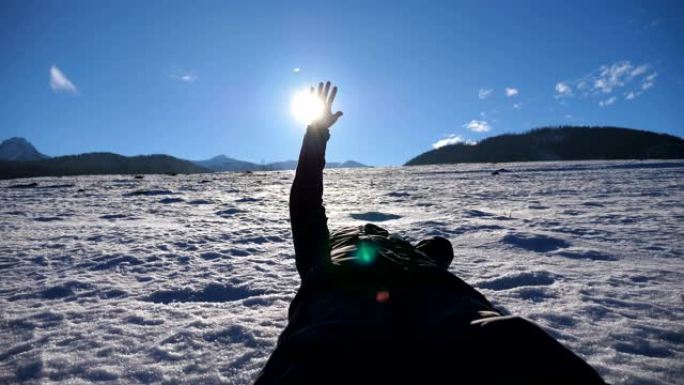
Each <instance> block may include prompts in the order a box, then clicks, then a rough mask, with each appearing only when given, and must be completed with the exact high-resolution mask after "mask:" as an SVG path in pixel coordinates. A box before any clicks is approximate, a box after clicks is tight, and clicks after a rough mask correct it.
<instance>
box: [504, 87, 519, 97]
mask: <svg viewBox="0 0 684 385" xmlns="http://www.w3.org/2000/svg"><path fill="white" fill-rule="evenodd" d="M517 94H519V92H518V89H517V88H508V87H506V96H508V97H509V98H510V97H512V96H515V95H517Z"/></svg>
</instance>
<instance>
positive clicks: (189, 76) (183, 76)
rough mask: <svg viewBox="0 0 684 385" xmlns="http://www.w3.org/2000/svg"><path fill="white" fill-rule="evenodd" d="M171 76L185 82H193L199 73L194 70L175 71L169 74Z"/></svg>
mask: <svg viewBox="0 0 684 385" xmlns="http://www.w3.org/2000/svg"><path fill="white" fill-rule="evenodd" d="M169 77H170V78H171V79H173V80H178V81H179V82H183V83H193V82H195V81H196V80H197V74H196V73H194V72H185V73H175V74H171V75H169Z"/></svg>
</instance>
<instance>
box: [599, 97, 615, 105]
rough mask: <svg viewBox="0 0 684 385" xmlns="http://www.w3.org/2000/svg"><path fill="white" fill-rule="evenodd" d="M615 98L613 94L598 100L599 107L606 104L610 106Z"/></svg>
mask: <svg viewBox="0 0 684 385" xmlns="http://www.w3.org/2000/svg"><path fill="white" fill-rule="evenodd" d="M615 100H617V98H616V97H615V96H611V97H609V98H608V99H605V100H601V101H599V103H598V104H599V106H601V107H607V106H610V105H611V104H613V103H615Z"/></svg>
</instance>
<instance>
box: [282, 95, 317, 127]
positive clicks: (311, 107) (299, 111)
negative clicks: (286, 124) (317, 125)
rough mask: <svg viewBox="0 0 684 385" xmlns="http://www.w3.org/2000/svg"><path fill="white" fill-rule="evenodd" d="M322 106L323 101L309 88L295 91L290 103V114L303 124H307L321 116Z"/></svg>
mask: <svg viewBox="0 0 684 385" xmlns="http://www.w3.org/2000/svg"><path fill="white" fill-rule="evenodd" d="M323 108H324V105H323V101H322V100H321V99H320V98H319V97H318V96H316V95H314V94H312V93H311V92H310V91H309V90H302V91H299V92H297V93H295V94H294V96H293V97H292V103H291V104H290V111H291V112H292V116H294V118H295V119H296V120H297V121H298V122H300V123H303V124H309V123H311V122H312V121H314V120H316V119H318V118H320V117H321V116H323Z"/></svg>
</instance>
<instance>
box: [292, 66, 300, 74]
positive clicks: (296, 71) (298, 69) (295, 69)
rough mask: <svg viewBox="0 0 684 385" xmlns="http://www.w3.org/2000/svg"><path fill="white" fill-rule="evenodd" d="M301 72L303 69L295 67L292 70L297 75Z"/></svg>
mask: <svg viewBox="0 0 684 385" xmlns="http://www.w3.org/2000/svg"><path fill="white" fill-rule="evenodd" d="M301 70H302V69H301V68H299V67H295V68H293V69H292V72H294V73H296V74H297V73H299V71H301Z"/></svg>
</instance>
